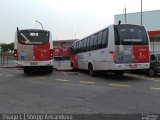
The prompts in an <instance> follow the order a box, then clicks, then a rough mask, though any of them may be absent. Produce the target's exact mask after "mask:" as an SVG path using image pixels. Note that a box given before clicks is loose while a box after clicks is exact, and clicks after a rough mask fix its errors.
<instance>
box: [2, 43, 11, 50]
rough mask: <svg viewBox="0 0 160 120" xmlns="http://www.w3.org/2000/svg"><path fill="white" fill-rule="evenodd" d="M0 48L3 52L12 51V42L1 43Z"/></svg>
mask: <svg viewBox="0 0 160 120" xmlns="http://www.w3.org/2000/svg"><path fill="white" fill-rule="evenodd" d="M1 49H2V50H3V51H5V52H7V51H13V50H14V43H10V44H6V43H2V44H1Z"/></svg>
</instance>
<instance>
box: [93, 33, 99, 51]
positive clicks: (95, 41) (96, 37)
mask: <svg viewBox="0 0 160 120" xmlns="http://www.w3.org/2000/svg"><path fill="white" fill-rule="evenodd" d="M97 48H98V34H95V35H94V40H93V49H94V50H96V49H97Z"/></svg>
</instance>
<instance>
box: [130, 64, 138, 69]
mask: <svg viewBox="0 0 160 120" xmlns="http://www.w3.org/2000/svg"><path fill="white" fill-rule="evenodd" d="M129 67H130V68H137V64H131V65H129Z"/></svg>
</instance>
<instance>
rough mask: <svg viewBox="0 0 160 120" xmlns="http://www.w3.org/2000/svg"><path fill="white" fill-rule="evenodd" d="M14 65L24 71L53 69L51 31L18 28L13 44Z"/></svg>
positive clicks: (48, 70)
mask: <svg viewBox="0 0 160 120" xmlns="http://www.w3.org/2000/svg"><path fill="white" fill-rule="evenodd" d="M14 59H15V66H16V67H20V68H24V73H29V72H31V71H35V70H36V71H37V70H47V72H52V70H53V43H52V37H51V32H50V31H47V30H39V29H25V30H18V28H17V32H16V35H15V45H14Z"/></svg>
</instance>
